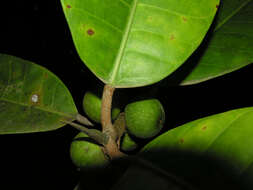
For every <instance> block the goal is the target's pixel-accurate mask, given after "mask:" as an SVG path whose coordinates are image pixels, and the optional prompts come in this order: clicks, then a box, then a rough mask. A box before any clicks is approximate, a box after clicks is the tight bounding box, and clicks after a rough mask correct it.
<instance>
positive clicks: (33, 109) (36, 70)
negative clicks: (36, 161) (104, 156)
mask: <svg viewBox="0 0 253 190" xmlns="http://www.w3.org/2000/svg"><path fill="white" fill-rule="evenodd" d="M76 114H77V110H76V107H75V104H74V102H73V99H72V97H71V94H70V92H69V91H68V89H67V88H66V86H65V85H64V84H63V83H62V82H61V81H60V80H59V79H58V78H57V77H56V76H55V75H54V74H53V73H51V72H50V71H48V70H47V69H45V68H43V67H41V66H39V65H36V64H34V63H31V62H29V61H26V60H23V59H20V58H17V57H14V56H10V55H5V54H0V134H8V133H29V132H39V131H49V130H54V129H57V128H59V127H62V126H64V125H65V124H63V123H62V122H61V120H62V121H72V120H74V118H75V116H76Z"/></svg>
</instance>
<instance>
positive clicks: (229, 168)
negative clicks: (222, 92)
mask: <svg viewBox="0 0 253 190" xmlns="http://www.w3.org/2000/svg"><path fill="white" fill-rule="evenodd" d="M252 136H253V108H252V107H250V108H243V109H237V110H232V111H228V112H225V113H221V114H217V115H213V116H209V117H206V118H203V119H199V120H196V121H193V122H190V123H187V124H185V125H183V126H181V127H177V128H175V129H173V130H170V131H168V132H166V133H164V134H162V135H161V136H159V137H158V138H156V139H155V140H153V141H151V142H150V143H149V144H148V145H146V146H145V147H144V149H143V150H142V152H141V154H140V155H141V156H144V158H145V159H147V160H150V161H152V162H153V163H154V164H155V165H158V166H160V167H161V168H163V169H166V170H167V171H170V172H173V173H175V174H177V175H180V176H182V177H184V178H185V179H186V180H188V181H189V182H191V183H193V184H194V185H195V186H198V187H201V188H203V189H207V190H209V189H210V190H211V189H223V188H224V189H241V190H242V189H253V181H252V179H253V138H252Z"/></svg>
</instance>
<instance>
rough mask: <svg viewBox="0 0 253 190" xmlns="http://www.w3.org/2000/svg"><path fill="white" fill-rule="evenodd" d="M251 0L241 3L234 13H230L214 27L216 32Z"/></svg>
mask: <svg viewBox="0 0 253 190" xmlns="http://www.w3.org/2000/svg"><path fill="white" fill-rule="evenodd" d="M250 1H251V0H247V1H245V2H244V3H242V4H241V6H239V7H238V8H237V9H235V10H234V11H232V13H231V14H230V15H228V16H227V17H226V18H225V19H224V20H223V21H222V22H220V23H219V24H218V25H217V26H216V27H215V29H214V32H216V31H217V30H219V29H220V28H221V27H222V26H223V25H224V24H225V23H226V22H227V21H228V20H229V19H230V18H231V17H233V16H234V15H236V14H237V13H238V12H239V11H240V10H241V9H242V8H243V7H245V6H246V5H247V4H248V3H249V2H250Z"/></svg>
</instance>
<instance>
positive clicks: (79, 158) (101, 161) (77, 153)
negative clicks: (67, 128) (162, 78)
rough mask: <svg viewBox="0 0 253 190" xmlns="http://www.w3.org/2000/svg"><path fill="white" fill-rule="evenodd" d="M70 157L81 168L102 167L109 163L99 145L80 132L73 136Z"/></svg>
mask: <svg viewBox="0 0 253 190" xmlns="http://www.w3.org/2000/svg"><path fill="white" fill-rule="evenodd" d="M70 157H71V160H72V162H73V163H74V164H75V165H76V166H77V167H78V168H80V169H82V170H93V169H97V170H98V169H103V168H105V167H106V166H107V165H108V164H109V159H108V158H107V156H106V155H105V154H104V152H103V151H102V149H101V147H100V146H99V145H98V144H96V143H95V142H93V140H92V139H91V138H89V137H88V136H87V135H86V134H84V133H82V132H80V133H78V134H77V136H75V138H74V139H73V141H72V143H71V145H70Z"/></svg>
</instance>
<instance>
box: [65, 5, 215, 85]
mask: <svg viewBox="0 0 253 190" xmlns="http://www.w3.org/2000/svg"><path fill="white" fill-rule="evenodd" d="M61 2H62V7H63V10H64V13H65V16H66V19H67V22H68V24H69V27H70V31H71V33H72V37H73V41H74V44H75V46H76V49H77V52H78V54H79V56H80V58H81V59H82V60H83V62H84V63H85V64H86V65H87V67H88V68H89V69H90V70H91V71H92V72H93V73H94V74H95V75H96V76H97V77H98V78H100V79H101V80H102V81H103V82H104V83H107V84H110V85H112V86H115V87H118V88H126V87H136V86H145V85H148V84H152V83H155V82H157V81H160V80H161V79H163V78H165V77H166V76H168V75H169V74H170V73H172V72H173V71H174V70H176V69H177V68H178V67H179V66H180V65H181V64H182V63H183V62H184V61H185V60H186V59H187V58H188V57H189V56H190V55H191V54H192V52H193V51H194V50H195V49H196V48H197V47H198V46H199V44H200V42H201V41H202V39H203V37H204V35H205V34H206V32H207V30H208V28H209V26H210V24H211V22H212V20H213V18H214V15H215V13H216V11H217V5H218V4H219V1H218V0H191V1H188V0H182V1H174V0H103V1H100V0H61Z"/></svg>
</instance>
